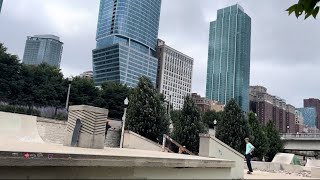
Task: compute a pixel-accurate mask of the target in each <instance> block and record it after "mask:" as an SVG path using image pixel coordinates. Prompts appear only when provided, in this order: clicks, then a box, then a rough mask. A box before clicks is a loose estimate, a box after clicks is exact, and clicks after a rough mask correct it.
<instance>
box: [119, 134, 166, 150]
mask: <svg viewBox="0 0 320 180" xmlns="http://www.w3.org/2000/svg"><path fill="white" fill-rule="evenodd" d="M123 147H124V148H128V149H141V150H149V151H162V146H161V145H160V144H157V143H155V142H153V141H151V140H150V139H147V138H145V137H143V136H140V135H139V134H137V133H134V132H132V131H125V133H124V139H123Z"/></svg>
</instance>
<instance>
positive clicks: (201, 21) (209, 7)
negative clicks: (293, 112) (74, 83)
mask: <svg viewBox="0 0 320 180" xmlns="http://www.w3.org/2000/svg"><path fill="white" fill-rule="evenodd" d="M237 2H238V3H239V4H240V5H242V7H243V8H244V9H245V11H246V12H247V14H249V16H251V18H252V43H251V79H250V81H251V85H263V86H265V87H267V88H268V91H269V93H271V94H273V95H277V96H280V97H282V98H284V99H286V100H287V103H290V104H293V105H295V106H296V107H300V106H302V105H303V98H309V97H316V98H320V80H319V77H320V75H319V72H320V53H319V52H320V51H319V43H320V35H319V32H320V21H319V20H314V19H311V18H310V20H307V21H303V20H302V19H300V20H297V19H296V18H295V17H294V16H288V15H287V12H285V9H287V8H288V7H289V6H290V5H291V4H293V3H294V2H297V0H264V1H260V0H259V1H257V0H240V1H234V0H162V10H161V20H160V30H159V38H161V39H162V40H165V41H166V43H167V44H168V45H169V46H172V47H173V48H175V49H177V50H179V51H181V52H183V53H185V54H187V55H189V56H191V57H193V58H194V59H195V60H194V73H193V92H197V93H199V94H201V95H205V86H206V70H207V57H208V55H207V54H208V36H209V23H210V21H213V20H215V19H216V14H217V9H220V8H223V7H226V6H228V5H232V4H235V3H237ZM98 8H99V0H4V4H3V7H2V12H1V15H0V42H3V43H4V44H5V46H7V47H8V48H9V52H11V53H13V54H17V55H18V56H19V57H20V58H22V56H23V51H24V45H25V40H26V37H27V36H30V35H36V34H55V35H58V36H60V38H61V41H63V42H64V51H63V55H62V64H61V68H62V71H63V73H64V75H65V76H70V75H78V74H80V73H82V72H83V71H87V70H91V69H92V59H91V51H92V49H94V48H95V33H96V25H97V18H98Z"/></svg>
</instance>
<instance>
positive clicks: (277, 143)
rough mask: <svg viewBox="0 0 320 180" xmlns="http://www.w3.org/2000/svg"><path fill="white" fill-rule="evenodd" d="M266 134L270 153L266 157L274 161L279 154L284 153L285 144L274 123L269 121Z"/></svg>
mask: <svg viewBox="0 0 320 180" xmlns="http://www.w3.org/2000/svg"><path fill="white" fill-rule="evenodd" d="M265 132H266V135H267V138H268V140H269V151H268V153H267V154H266V156H267V157H268V161H272V159H273V158H274V156H275V155H276V154H277V153H279V152H282V151H283V142H282V140H281V138H280V134H279V132H278V131H277V129H276V126H275V123H274V122H273V121H269V122H268V123H267V125H266V127H265Z"/></svg>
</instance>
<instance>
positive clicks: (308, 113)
mask: <svg viewBox="0 0 320 180" xmlns="http://www.w3.org/2000/svg"><path fill="white" fill-rule="evenodd" d="M297 110H299V111H300V112H301V113H302V115H303V119H304V125H306V126H307V127H309V128H316V127H317V126H316V121H317V111H316V108H314V107H305V108H298V109H297Z"/></svg>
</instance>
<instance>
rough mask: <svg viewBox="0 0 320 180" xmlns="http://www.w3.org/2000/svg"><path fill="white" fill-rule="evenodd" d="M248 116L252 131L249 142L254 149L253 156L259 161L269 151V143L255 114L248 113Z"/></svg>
mask: <svg viewBox="0 0 320 180" xmlns="http://www.w3.org/2000/svg"><path fill="white" fill-rule="evenodd" d="M248 116H249V124H250V127H251V130H252V135H251V140H250V141H251V143H252V144H253V146H254V147H255V149H254V151H253V156H254V157H257V158H258V159H259V160H260V161H261V160H262V159H263V157H264V156H265V155H266V154H267V152H268V150H269V141H268V138H267V135H266V133H265V132H264V130H263V128H262V127H261V125H260V124H259V122H258V120H257V118H256V114H255V113H253V112H250V113H249V115H248Z"/></svg>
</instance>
